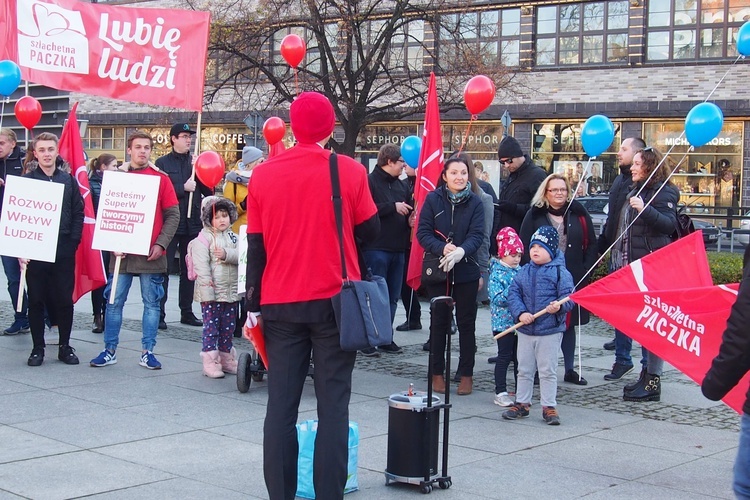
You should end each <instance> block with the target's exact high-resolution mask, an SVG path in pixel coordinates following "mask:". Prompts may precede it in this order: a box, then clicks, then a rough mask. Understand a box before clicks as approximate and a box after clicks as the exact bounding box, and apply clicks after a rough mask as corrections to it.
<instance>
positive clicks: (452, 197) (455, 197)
mask: <svg viewBox="0 0 750 500" xmlns="http://www.w3.org/2000/svg"><path fill="white" fill-rule="evenodd" d="M445 191H446V192H447V193H448V200H449V201H450V202H451V203H452V204H454V205H458V204H459V203H461V202H462V201H464V200H465V199H466V198H468V197H469V195H470V194H471V182H467V183H466V187H464V188H463V189H462V190H461V191H459V192H458V193H454V192H453V191H451V190H450V189H448V188H447V187H446V189H445Z"/></svg>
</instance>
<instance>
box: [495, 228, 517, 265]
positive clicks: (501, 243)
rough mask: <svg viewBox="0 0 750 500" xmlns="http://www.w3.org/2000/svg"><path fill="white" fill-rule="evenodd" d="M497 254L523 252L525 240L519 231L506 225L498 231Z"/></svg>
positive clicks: (503, 255) (502, 255)
mask: <svg viewBox="0 0 750 500" xmlns="http://www.w3.org/2000/svg"><path fill="white" fill-rule="evenodd" d="M495 239H496V240H497V256H498V257H500V258H502V257H507V256H508V255H513V254H517V253H521V254H522V253H523V242H522V241H521V238H520V237H519V236H518V233H516V231H515V230H514V229H513V228H512V227H510V226H507V227H504V228H502V229H501V230H500V231H498V233H497V237H496V238H495Z"/></svg>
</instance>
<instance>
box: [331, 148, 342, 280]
mask: <svg viewBox="0 0 750 500" xmlns="http://www.w3.org/2000/svg"><path fill="white" fill-rule="evenodd" d="M328 165H329V167H330V170H331V188H332V191H333V196H331V200H332V201H333V214H334V215H335V216H336V230H337V231H338V233H339V253H340V254H341V277H342V278H343V280H344V281H346V280H347V274H346V258H345V256H344V216H343V214H342V208H341V207H342V202H341V185H340V183H339V161H338V157H337V156H336V153H331V156H330V157H329V159H328Z"/></svg>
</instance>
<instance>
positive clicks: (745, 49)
mask: <svg viewBox="0 0 750 500" xmlns="http://www.w3.org/2000/svg"><path fill="white" fill-rule="evenodd" d="M737 52H739V53H740V54H742V55H743V56H750V21H746V22H745V24H743V25H742V27H741V28H740V31H739V32H738V33H737Z"/></svg>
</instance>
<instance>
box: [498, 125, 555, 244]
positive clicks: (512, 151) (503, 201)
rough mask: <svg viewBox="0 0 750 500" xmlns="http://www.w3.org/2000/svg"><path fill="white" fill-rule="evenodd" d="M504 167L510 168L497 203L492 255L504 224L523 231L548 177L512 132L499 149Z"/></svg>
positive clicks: (499, 157) (499, 156)
mask: <svg viewBox="0 0 750 500" xmlns="http://www.w3.org/2000/svg"><path fill="white" fill-rule="evenodd" d="M497 157H498V159H499V160H500V167H502V168H505V169H507V170H508V172H510V175H508V178H507V179H506V180H505V182H504V183H503V184H502V185H501V186H500V194H499V195H498V197H497V198H498V201H497V203H496V204H495V217H494V221H493V227H492V235H491V237H490V255H496V254H497V242H496V241H495V237H496V236H497V233H498V231H500V230H501V229H502V228H504V227H512V228H513V230H514V231H516V232H517V233H518V232H520V231H521V222H522V221H523V218H524V216H525V215H526V212H528V210H529V207H530V206H531V198H533V197H534V193H536V190H537V189H538V188H539V185H540V184H541V183H542V181H543V180H544V179H545V178H546V177H547V172H545V171H544V170H543V169H542V168H541V167H539V166H537V165H536V164H534V162H532V161H531V158H529V156H527V155H525V154H524V153H523V151H522V150H521V145H520V144H518V141H517V140H516V139H515V138H514V137H511V136H507V137H505V138H504V139H503V140H502V141H501V142H500V147H499V148H498V149H497Z"/></svg>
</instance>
